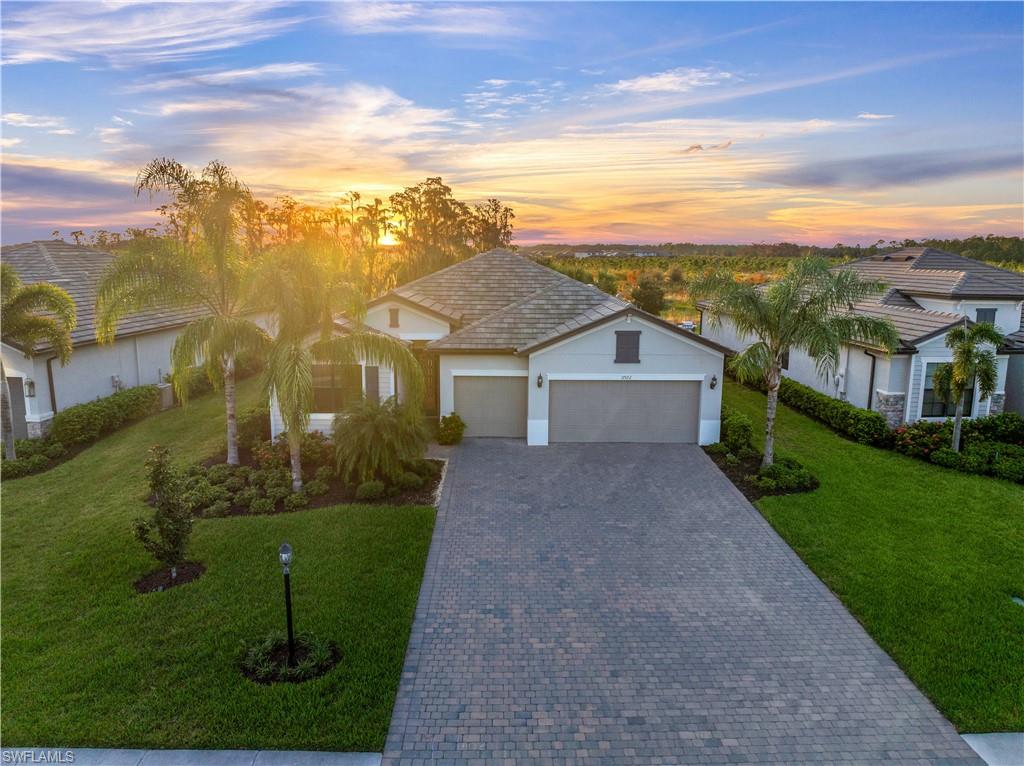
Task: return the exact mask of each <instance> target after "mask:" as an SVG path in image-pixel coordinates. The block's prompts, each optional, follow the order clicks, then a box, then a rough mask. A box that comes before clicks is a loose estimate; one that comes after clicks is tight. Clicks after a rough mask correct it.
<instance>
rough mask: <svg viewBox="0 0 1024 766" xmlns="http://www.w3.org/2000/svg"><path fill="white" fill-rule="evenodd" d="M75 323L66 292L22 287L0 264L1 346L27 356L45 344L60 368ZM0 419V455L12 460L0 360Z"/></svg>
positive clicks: (11, 425)
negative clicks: (0, 442)
mask: <svg viewBox="0 0 1024 766" xmlns="http://www.w3.org/2000/svg"><path fill="white" fill-rule="evenodd" d="M76 321H77V319H76V317H75V302H74V301H73V300H71V296H70V295H68V294H67V292H66V291H64V290H63V289H62V288H60V287H57V286H56V285H51V284H49V283H48V282H36V283H35V284H32V285H25V284H22V281H21V279H19V278H18V273H17V272H16V271H15V270H14V267H13V266H11V265H10V264H9V263H4V264H0V338H2V339H3V342H4V343H9V344H12V345H14V346H17V347H19V348H21V349H23V350H24V352H25V355H26V356H29V357H30V356H32V353H33V352H34V351H35V347H36V345H37V344H38V343H39V341H45V342H46V343H48V344H49V345H50V346H52V347H53V350H54V352H55V353H56V354H57V358H58V359H60V363H61V365H62V366H63V365H65V364H67V361H68V359H70V358H71V331H72V330H73V329H75V323H76ZM52 404H53V406H56V404H57V403H56V402H53V403H52ZM0 420H2V427H3V428H2V431H3V441H4V455H5V456H6V457H7V459H9V460H14V459H15V458H16V457H17V452H16V451H15V449H14V418H13V416H12V413H11V389H10V386H9V385H8V384H7V371H6V370H5V369H4V365H3V360H0Z"/></svg>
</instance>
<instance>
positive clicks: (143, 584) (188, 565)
mask: <svg viewBox="0 0 1024 766" xmlns="http://www.w3.org/2000/svg"><path fill="white" fill-rule="evenodd" d="M205 571H206V567H205V566H203V565H202V564H200V563H199V562H198V561H185V562H182V563H181V564H178V565H177V566H176V567H164V568H163V569H158V570H156V571H155V572H150V573H149V574H147V575H144V576H142V577H140V578H139V579H138V580H136V581H135V582H134V585H135V590H137V591H138V592H139V593H159V592H161V591H165V590H167V589H168V588H174V587H176V586H178V585H187V584H188V583H190V582H192V581H193V580H198V579H199V577H200V576H201V575H202V574H203V572H205Z"/></svg>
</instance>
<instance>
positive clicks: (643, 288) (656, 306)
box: [630, 274, 665, 316]
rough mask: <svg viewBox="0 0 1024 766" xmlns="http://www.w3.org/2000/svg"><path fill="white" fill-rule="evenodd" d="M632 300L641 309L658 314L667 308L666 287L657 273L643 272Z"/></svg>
mask: <svg viewBox="0 0 1024 766" xmlns="http://www.w3.org/2000/svg"><path fill="white" fill-rule="evenodd" d="M630 300H631V301H632V302H633V304H634V305H635V306H636V307H637V308H638V309H640V310H641V311H646V312H647V313H648V314H654V315H655V316H658V315H659V314H661V312H662V311H664V310H665V288H664V287H662V285H661V280H660V279H659V278H658V277H656V276H655V275H653V274H643V275H642V276H640V277H639V279H637V283H636V285H634V287H633V291H632V293H631V294H630Z"/></svg>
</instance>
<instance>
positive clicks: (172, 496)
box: [134, 445, 192, 580]
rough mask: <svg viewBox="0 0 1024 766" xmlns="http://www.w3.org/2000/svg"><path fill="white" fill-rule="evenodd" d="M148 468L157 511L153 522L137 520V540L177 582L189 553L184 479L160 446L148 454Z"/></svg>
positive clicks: (189, 524) (189, 512) (189, 525)
mask: <svg viewBox="0 0 1024 766" xmlns="http://www.w3.org/2000/svg"><path fill="white" fill-rule="evenodd" d="M146 469H147V471H148V472H149V488H150V491H151V492H152V494H153V503H154V505H155V507H156V508H155V510H154V512H153V518H152V519H148V520H147V519H137V520H136V521H135V524H134V532H135V538H136V539H137V540H138V541H139V542H140V543H142V547H143V548H145V549H146V550H147V551H148V552H149V553H150V554H152V555H153V557H154V558H155V559H156V560H157V561H159V562H160V563H161V564H163V565H164V566H165V567H168V568H169V569H170V570H171V579H172V580H174V579H176V578H177V576H178V566H179V565H180V564H181V563H182V562H184V561H185V556H186V553H187V551H188V539H189V536H190V535H191V534H192V508H191V507H190V506H189V504H188V501H187V500H186V499H185V493H184V491H183V489H184V487H183V484H182V477H181V475H180V474H179V473H178V471H177V470H176V469H175V468H174V466H172V465H171V461H170V451H169V450H168V449H167V448H166V447H161V446H159V445H158V446H156V447H153V449H151V450H150V451H149V459H148V460H147V461H146Z"/></svg>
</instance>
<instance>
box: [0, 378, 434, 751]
mask: <svg viewBox="0 0 1024 766" xmlns="http://www.w3.org/2000/svg"><path fill="white" fill-rule="evenodd" d="M243 398H244V399H245V400H246V401H247V402H251V401H253V400H254V398H255V384H254V383H253V382H251V381H250V382H248V383H246V384H244V387H243ZM223 422H224V419H223V404H222V400H221V399H220V397H219V396H217V395H210V396H206V397H203V398H200V399H197V400H195V401H193V402H192V403H191V404H190V405H189V407H188V408H186V409H184V410H174V411H170V412H166V413H162V414H159V415H156V416H153V417H151V418H149V419H147V420H145V421H143V422H141V423H138V424H136V425H134V426H131V427H129V428H127V429H125V430H123V431H121V432H118V433H117V434H114V435H112V436H110V437H108V438H106V439H104V440H103V441H101V442H99V443H97V444H96V445H94V446H92V447H90V448H89V449H88V450H86V451H85V452H83V453H82V454H81V455H79V456H77V457H76V458H74V459H73V460H71V461H69V462H67V463H64V464H62V465H60V466H58V467H57V468H55V469H53V470H52V471H49V472H47V473H44V474H40V475H37V476H32V477H28V478H24V479H19V480H17V481H12V482H6V483H5V484H4V486H3V536H2V556H3V569H2V596H3V604H2V620H3V658H2V663H3V664H2V681H3V690H2V691H3V709H2V712H0V716H2V717H0V721H2V728H3V738H4V745H5V746H30V745H31V746H58V745H59V746H80V747H87V746H94V747H96V746H107V747H146V748H149V747H153V748H156V747H194V748H242V747H247V748H250V747H251V748H287V749H316V750H320V749H323V750H366V751H373V750H376V751H379V750H381V749H382V748H383V745H384V737H385V734H386V732H387V727H388V723H389V720H390V716H391V708H392V705H393V702H394V696H395V692H396V690H397V687H398V681H399V677H400V674H401V667H402V661H403V657H404V654H405V646H406V641H407V639H408V636H409V628H410V626H411V623H412V617H413V612H414V609H415V604H416V597H417V593H418V591H419V585H420V579H421V577H422V574H423V567H424V563H425V561H426V554H427V549H428V547H429V544H430V535H431V531H432V528H433V521H434V510H433V509H432V508H428V507H365V506H337V507H333V508H322V509H317V510H311V511H304V512H300V513H294V514H283V515H279V516H269V517H251V518H245V517H235V518H223V519H204V520H202V521H199V522H198V523H197V524H196V527H195V531H194V533H193V536H192V550H191V558H193V559H195V560H199V561H202V562H203V563H205V564H206V566H207V571H206V573H205V574H204V575H203V576H202V577H201V578H200V579H199V580H197V581H195V582H194V583H191V584H188V585H185V586H180V587H178V588H174V589H172V590H170V591H167V592H164V593H153V594H147V595H139V594H137V593H136V592H135V590H134V589H133V588H132V582H133V581H134V580H135V579H136V578H138V577H139V576H140V575H143V574H145V573H146V572H149V571H151V570H153V569H155V568H156V563H155V562H154V561H153V560H152V559H150V558H149V557H148V556H147V555H146V554H145V553H144V551H143V550H142V548H141V547H140V546H139V545H138V543H137V542H136V541H135V540H134V539H133V538H132V535H131V530H130V524H131V521H132V519H134V518H135V517H137V516H139V515H140V514H144V513H146V512H147V507H146V505H145V502H144V499H145V497H146V494H147V491H146V483H145V476H144V470H143V465H142V464H143V460H144V458H145V453H146V450H147V449H148V448H149V447H150V446H151V445H152V444H154V443H156V442H158V441H159V442H160V443H162V444H165V445H168V446H170V447H171V448H172V449H173V450H174V453H175V454H176V455H177V456H178V457H180V458H182V459H185V458H186V457H187V458H188V459H191V460H198V459H201V458H202V457H203V456H206V455H209V454H213V453H214V452H216V451H217V450H218V448H220V446H221V444H222V441H221V440H222V439H223V435H222V430H223ZM283 540H288V541H289V542H290V543H291V544H292V545H293V546H294V548H295V556H296V558H295V565H294V568H293V574H292V586H293V597H294V607H295V620H296V626H297V628H298V629H309V630H311V631H313V632H315V633H316V634H318V635H320V636H323V637H326V638H328V639H330V640H333V641H335V642H336V643H337V644H338V645H339V647H340V648H341V652H342V660H341V663H340V664H339V665H338V666H337V667H336V668H335V669H334V670H333V671H331V672H330V673H329V674H328V675H326V676H325V677H323V678H321V679H317V680H314V681H310V682H307V683H304V684H301V685H288V684H283V685H275V686H269V687H267V686H259V685H257V684H254V683H252V682H250V681H248V680H246V679H245V678H244V677H243V676H242V675H241V673H240V672H239V670H238V666H237V653H238V650H239V644H240V642H241V640H242V639H245V638H253V637H258V636H262V635H264V634H266V633H267V632H269V631H271V630H274V629H282V630H283V627H284V624H283V623H284V609H283V595H282V580H281V570H280V566H279V565H278V563H277V548H278V546H279V545H280V543H281V542H282V541H283Z"/></svg>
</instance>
